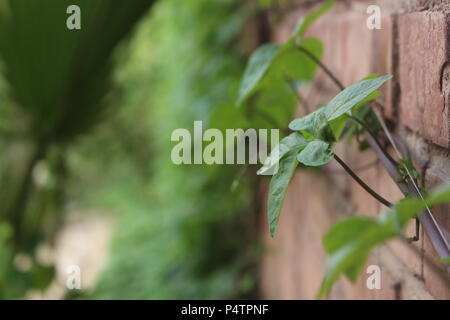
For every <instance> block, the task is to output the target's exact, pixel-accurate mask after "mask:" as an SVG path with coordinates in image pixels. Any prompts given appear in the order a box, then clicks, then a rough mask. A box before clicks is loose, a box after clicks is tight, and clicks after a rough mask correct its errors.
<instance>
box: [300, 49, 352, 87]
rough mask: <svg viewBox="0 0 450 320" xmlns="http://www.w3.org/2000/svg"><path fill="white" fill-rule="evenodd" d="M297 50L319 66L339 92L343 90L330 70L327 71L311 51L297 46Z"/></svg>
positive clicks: (340, 83)
mask: <svg viewBox="0 0 450 320" xmlns="http://www.w3.org/2000/svg"><path fill="white" fill-rule="evenodd" d="M297 48H298V49H299V50H300V51H302V52H303V53H304V54H305V55H306V56H307V57H308V58H310V59H311V60H312V61H314V62H315V63H316V64H317V65H318V66H320V68H322V70H323V71H324V72H325V73H326V74H327V75H328V76H329V77H330V79H331V80H333V82H334V83H335V84H336V85H337V86H338V87H339V89H341V90H344V89H345V87H344V85H343V84H342V82H341V81H339V79H338V78H336V77H335V75H334V74H333V72H331V70H330V69H328V67H327V66H326V65H324V64H323V63H322V61H320V60H319V59H318V58H317V57H316V56H315V55H314V54H313V53H312V52H311V51H309V50H308V49H306V48H305V47H302V46H298V47H297Z"/></svg>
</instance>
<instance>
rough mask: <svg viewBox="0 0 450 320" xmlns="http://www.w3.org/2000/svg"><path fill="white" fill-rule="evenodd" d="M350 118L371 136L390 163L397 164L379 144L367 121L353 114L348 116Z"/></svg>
mask: <svg viewBox="0 0 450 320" xmlns="http://www.w3.org/2000/svg"><path fill="white" fill-rule="evenodd" d="M350 119H352V120H353V121H355V122H356V123H358V124H359V125H360V126H362V127H363V128H364V129H365V130H366V132H367V133H368V134H369V135H370V136H371V137H372V139H373V140H374V141H375V143H376V144H377V145H378V147H379V148H380V150H381V151H382V152H383V153H384V155H385V156H386V158H388V159H389V161H391V162H392V163H394V164H395V165H398V163H397V161H395V160H394V159H392V157H391V155H390V154H389V153H388V152H387V151H386V150H385V149H384V148H383V147H382V146H381V144H380V142H379V141H378V138H377V137H376V136H375V134H374V133H373V132H372V130H371V129H370V128H369V126H368V125H367V123H366V122H365V121H364V120H362V119H359V118H357V117H355V116H353V115H352V116H350Z"/></svg>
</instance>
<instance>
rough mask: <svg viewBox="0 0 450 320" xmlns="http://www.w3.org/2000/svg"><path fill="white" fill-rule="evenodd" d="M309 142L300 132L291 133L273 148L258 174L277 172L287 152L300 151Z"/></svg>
mask: <svg viewBox="0 0 450 320" xmlns="http://www.w3.org/2000/svg"><path fill="white" fill-rule="evenodd" d="M307 144H308V141H307V140H306V139H305V137H303V136H302V135H301V134H299V133H298V132H294V133H291V134H290V135H289V136H287V137H285V138H284V139H282V140H281V141H280V143H279V144H278V145H277V146H276V147H275V148H274V150H272V152H271V153H270V155H269V156H268V157H267V159H266V160H265V161H264V165H263V166H262V168H261V169H259V170H258V172H257V174H258V175H269V174H275V173H276V172H275V171H276V170H277V169H278V165H279V161H280V159H282V158H283V157H284V155H285V154H286V153H288V152H289V151H291V150H294V151H297V152H298V151H299V150H300V149H302V148H304V147H305V146H306V145H307Z"/></svg>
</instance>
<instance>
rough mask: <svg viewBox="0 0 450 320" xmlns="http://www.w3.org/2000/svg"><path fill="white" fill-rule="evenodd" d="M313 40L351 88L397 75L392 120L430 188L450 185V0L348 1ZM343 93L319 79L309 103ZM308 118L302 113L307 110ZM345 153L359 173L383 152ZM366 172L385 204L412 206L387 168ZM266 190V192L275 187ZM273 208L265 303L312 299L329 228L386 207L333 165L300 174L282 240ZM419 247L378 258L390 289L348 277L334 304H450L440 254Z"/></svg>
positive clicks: (291, 10) (443, 212) (283, 26)
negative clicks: (375, 18)
mask: <svg viewBox="0 0 450 320" xmlns="http://www.w3.org/2000/svg"><path fill="white" fill-rule="evenodd" d="M301 2H302V1H300V3H297V4H296V3H294V5H292V3H291V4H290V5H289V6H288V7H287V8H285V9H283V10H282V14H281V19H280V21H281V22H280V23H278V24H277V25H274V26H273V27H272V38H273V40H274V41H280V42H281V41H284V40H285V39H286V38H287V37H288V36H289V33H290V31H291V30H292V28H293V26H294V25H295V23H296V21H297V20H298V18H299V17H301V16H302V15H303V13H304V12H305V10H308V9H310V8H309V7H308V6H306V5H302V4H301ZM309 2H320V1H309ZM370 4H377V5H379V6H380V7H381V10H382V16H383V17H382V29H381V30H369V29H368V28H367V27H366V20H367V17H368V14H367V13H366V9H367V6H368V5H370ZM278 14H279V12H278ZM310 35H311V36H314V37H317V38H319V39H321V40H322V41H323V42H324V46H325V53H324V59H323V61H324V62H325V63H326V64H327V65H328V66H329V67H330V69H332V71H333V72H334V73H335V74H336V75H337V76H338V77H339V78H340V79H341V80H342V81H343V83H344V84H345V85H349V84H351V83H353V82H355V81H358V80H360V79H362V78H363V77H365V76H367V75H369V74H371V73H378V74H380V75H382V74H392V75H394V81H392V82H390V83H389V84H388V85H387V86H386V87H385V88H384V89H383V92H382V99H383V102H384V105H385V110H384V116H385V117H386V119H387V120H388V121H389V123H391V124H392V130H393V131H395V132H396V133H397V134H399V135H400V136H401V137H403V139H404V141H405V142H406V143H407V144H408V146H409V148H410V151H411V152H412V156H413V160H414V161H415V164H416V165H417V167H418V168H420V170H421V173H422V174H423V176H424V182H425V185H426V186H427V187H433V186H435V185H437V184H440V183H442V182H444V181H450V158H449V153H450V150H449V146H450V126H449V120H450V118H449V117H450V114H449V104H450V67H449V64H448V60H449V54H450V52H449V50H450V0H434V1H433V0H429V1H427V0H379V1H376V0H372V1H356V0H355V1H338V5H337V6H336V7H335V8H334V9H333V10H332V11H331V12H330V13H328V14H327V15H326V16H325V17H323V18H322V19H321V21H319V22H318V23H317V24H316V25H315V26H314V27H313V30H311V32H310ZM335 93H336V87H335V86H334V84H333V83H332V82H331V81H329V80H328V79H327V78H326V77H325V76H324V75H323V74H321V73H320V72H319V74H318V75H317V77H316V80H315V82H314V85H313V86H312V87H311V88H308V89H307V90H306V91H305V92H303V95H304V96H305V97H306V99H307V101H308V103H309V104H311V105H321V104H322V103H323V102H326V101H327V100H328V99H329V98H330V97H332V96H333V95H334V94H335ZM298 113H299V114H302V110H301V108H299V111H298ZM336 152H337V153H338V154H339V155H340V156H342V157H344V158H345V159H346V160H347V162H348V163H349V164H351V166H352V167H354V168H356V167H361V166H362V165H364V164H368V163H372V162H373V161H374V160H375V159H376V156H375V155H374V154H373V152H371V151H367V152H364V153H360V152H358V151H357V150H356V147H355V145H348V144H340V145H339V146H338V148H337V151H336ZM358 173H359V175H360V176H361V177H362V178H363V179H364V180H365V181H366V182H367V183H368V184H369V185H370V186H371V187H372V188H374V189H375V190H376V191H377V192H379V193H380V194H381V195H383V196H384V197H385V198H387V199H389V200H391V201H396V200H399V199H401V198H402V194H401V192H400V191H399V190H398V188H397V186H396V185H395V184H394V183H393V182H392V181H391V179H390V177H389V175H388V174H387V172H385V170H384V168H383V167H382V166H381V165H379V164H378V165H374V166H372V167H370V168H369V169H366V170H363V171H359V172H358ZM263 191H264V194H266V193H267V187H264V190H263ZM263 210H264V213H262V214H261V229H262V237H263V238H264V242H265V245H266V248H267V250H266V253H265V255H264V257H263V260H262V263H261V266H260V271H261V281H260V285H261V292H262V295H263V296H264V297H265V298H269V299H270V298H275V299H311V298H313V297H314V295H315V293H316V290H317V289H318V288H319V285H320V282H321V279H322V276H323V273H324V265H325V261H326V256H325V254H324V250H323V247H322V243H321V241H322V236H323V235H324V233H325V232H326V230H327V229H328V228H329V227H330V226H331V225H332V224H333V223H334V222H335V221H336V220H337V219H339V218H340V217H342V216H344V215H345V214H349V213H361V214H366V215H369V216H373V217H375V216H378V214H379V213H380V212H381V211H382V210H383V208H382V206H381V205H380V204H378V203H377V202H376V201H375V200H373V199H372V198H371V197H370V196H369V195H367V194H366V193H365V191H364V190H362V189H361V188H360V186H359V185H357V184H355V183H354V182H353V181H352V180H351V179H350V178H349V177H347V176H346V175H345V174H342V169H341V168H339V167H338V166H337V165H336V164H335V163H331V164H330V165H328V167H327V168H326V170H325V173H317V172H313V171H305V170H303V171H298V172H297V173H296V175H295V177H294V179H293V181H292V182H291V184H290V187H289V190H288V194H287V198H286V200H285V204H284V207H283V211H282V215H281V219H280V227H279V230H278V233H277V236H276V237H275V238H274V239H271V238H270V236H269V232H268V227H267V222H266V220H267V219H266V211H265V207H264V208H263ZM433 213H434V215H435V216H436V219H437V220H438V221H439V222H440V223H441V224H442V225H443V226H444V227H445V228H446V229H447V230H450V216H449V213H450V208H449V207H448V206H443V207H440V208H436V209H434V210H433ZM414 230H415V229H414V223H411V225H410V226H409V227H408V229H407V231H406V233H407V234H408V235H411V236H412V235H414ZM414 245H415V247H416V248H417V249H418V250H412V249H411V248H409V247H408V246H406V245H405V244H403V243H401V242H399V241H395V240H394V241H392V242H390V243H388V244H387V245H385V246H383V247H380V248H378V249H377V250H375V252H374V253H373V254H372V255H371V257H370V258H369V261H368V265H369V264H376V265H379V266H380V267H381V270H382V288H381V290H369V289H367V287H366V279H367V275H366V274H365V273H363V274H362V275H361V277H360V279H359V281H358V282H357V283H356V284H351V283H349V282H348V281H347V280H346V279H341V280H340V281H339V282H338V283H337V285H335V287H334V288H333V290H332V292H331V293H330V296H329V297H330V298H331V299H449V298H450V287H449V286H448V283H446V282H445V281H443V280H442V277H441V276H439V274H437V273H436V271H434V270H433V269H432V268H431V267H430V266H429V264H427V263H426V257H430V258H432V259H434V258H435V257H436V253H435V252H434V250H433V248H432V246H431V244H430V242H429V240H428V238H427V237H426V235H425V234H424V232H423V230H422V232H421V239H420V241H418V242H416V243H415V244H414Z"/></svg>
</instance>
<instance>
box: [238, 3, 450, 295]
mask: <svg viewBox="0 0 450 320" xmlns="http://www.w3.org/2000/svg"><path fill="white" fill-rule="evenodd" d="M333 5H334V1H331V0H329V1H326V2H325V3H324V4H323V5H322V6H321V7H320V8H319V9H318V10H316V11H314V12H312V13H311V14H309V15H307V16H305V17H304V18H302V19H300V21H299V22H298V24H297V26H296V28H295V29H294V31H293V32H292V34H291V36H290V37H289V39H288V40H287V41H286V42H285V43H284V44H281V45H278V44H266V45H263V46H262V47H260V48H259V49H257V50H256V51H255V52H254V54H253V55H252V56H251V58H250V60H249V62H248V65H247V68H246V71H245V74H244V77H243V80H242V83H241V87H240V91H239V97H238V105H239V106H241V108H244V109H245V108H252V109H253V110H258V112H259V113H264V114H265V116H266V118H269V119H270V118H271V119H272V121H271V122H272V123H273V122H276V123H279V126H280V127H281V128H284V125H285V123H286V122H284V123H283V122H281V121H280V117H279V116H278V114H283V115H285V116H286V115H292V114H293V111H294V110H295V108H296V106H297V102H298V101H297V100H295V99H294V100H292V99H291V100H289V101H292V102H291V103H285V102H286V101H287V100H288V99H286V94H287V95H291V96H296V93H297V91H298V89H299V88H300V86H303V85H305V84H306V83H308V82H310V81H311V80H312V79H313V78H314V75H315V72H316V70H317V69H318V68H322V69H323V71H324V72H325V73H326V74H327V75H328V76H329V77H330V78H331V80H333V82H334V83H335V84H336V85H337V86H338V87H339V89H340V92H339V93H337V94H336V96H335V97H334V98H333V99H331V100H330V101H329V102H328V103H327V104H325V105H324V106H319V107H318V108H317V109H316V110H314V111H312V112H309V113H307V115H306V116H303V117H301V118H298V119H294V120H293V121H291V122H290V123H289V125H288V128H289V131H288V132H289V133H288V134H287V135H286V137H284V138H283V139H282V140H281V141H280V143H279V145H278V146H277V147H275V148H274V149H273V150H272V153H271V154H270V155H269V157H268V158H267V159H266V161H265V163H264V165H263V167H262V168H261V169H260V170H259V171H258V174H265V175H268V174H270V175H272V179H271V182H270V189H269V195H268V220H269V226H270V233H271V235H272V236H275V233H276V231H277V226H278V221H279V219H280V213H281V209H282V205H283V200H284V198H285V195H286V191H287V188H288V184H289V182H290V180H291V179H292V177H293V175H294V172H295V170H296V168H297V167H298V165H299V164H301V165H302V166H305V167H319V166H323V165H326V164H327V163H329V162H330V161H332V160H336V161H337V162H338V163H339V164H340V165H341V166H342V167H343V168H344V170H345V171H346V172H347V173H348V174H349V175H350V176H351V177H352V178H353V179H354V180H355V181H356V182H357V183H358V184H359V185H361V187H362V188H364V189H365V190H366V191H367V192H368V193H369V194H370V195H371V196H373V197H374V198H375V199H376V200H378V201H379V202H380V203H382V204H383V205H385V206H386V207H387V208H388V209H387V210H386V211H385V212H384V213H383V214H381V215H380V216H379V218H378V219H371V218H368V217H365V216H359V215H354V216H350V217H347V218H345V219H343V220H341V221H339V222H337V223H336V224H335V225H334V226H332V227H331V229H330V230H329V231H328V232H327V233H326V234H325V236H324V238H323V244H324V248H325V251H326V252H327V253H328V254H329V256H330V257H329V260H328V262H327V265H326V274H325V276H324V279H323V282H322V285H321V288H320V289H319V291H318V293H317V298H324V297H325V296H326V295H327V293H328V291H329V290H330V289H331V287H332V286H333V284H334V282H335V281H336V280H337V279H338V278H339V277H340V276H341V275H345V276H346V277H347V278H349V279H350V280H351V281H355V280H356V279H357V276H358V274H359V273H360V271H361V269H362V267H363V266H364V264H365V261H366V259H367V257H368V255H369V253H370V251H371V249H373V248H374V247H376V246H378V245H381V244H382V243H384V242H386V241H387V240H389V239H392V238H394V237H400V238H402V239H404V240H405V241H408V239H406V238H405V237H404V236H403V235H402V230H403V228H404V227H405V226H406V225H407V224H408V222H409V221H410V220H411V219H412V218H417V219H422V220H421V222H422V223H423V224H424V226H428V225H426V222H427V221H428V220H427V219H428V218H430V217H431V218H432V214H431V211H430V209H429V208H431V207H432V206H434V205H437V204H440V203H443V202H450V185H445V186H442V187H440V188H438V189H437V190H435V191H434V192H431V193H430V194H429V195H428V196H424V194H423V192H422V190H420V188H419V187H418V186H417V179H419V178H420V176H419V175H418V173H417V170H415V168H414V166H413V163H412V161H411V159H410V157H408V156H406V155H402V154H401V152H400V151H399V149H400V147H399V145H398V142H396V141H395V139H394V138H393V135H392V134H391V133H390V132H389V131H388V129H387V127H386V125H385V124H384V122H383V119H382V117H381V116H380V114H379V112H378V107H379V102H377V101H376V99H377V98H378V97H379V95H380V92H379V89H380V88H381V87H382V86H383V85H384V84H385V83H386V82H388V81H389V80H391V79H392V76H391V75H384V76H378V75H369V76H368V77H366V78H364V79H362V80H361V81H359V82H357V83H354V84H352V85H351V86H349V87H347V88H344V86H343V85H342V83H341V82H340V81H339V80H338V79H337V77H336V76H335V75H333V73H332V72H331V71H330V70H329V69H328V68H327V67H326V66H325V65H324V64H323V63H322V62H321V61H320V60H321V56H322V52H323V45H322V43H321V42H320V40H318V39H316V38H307V37H305V35H306V32H307V30H308V28H309V27H310V25H311V24H313V23H314V21H315V20H316V19H318V18H319V17H320V16H321V15H323V14H324V13H326V12H327V11H328V10H329V9H330V8H331V7H332V6H333ZM297 98H299V97H298V96H297ZM269 101H270V102H269ZM277 101H280V102H282V103H280V104H278V103H277ZM275 107H277V108H275ZM291 119H292V118H291ZM380 131H381V132H383V134H384V135H385V136H386V137H387V140H388V141H389V142H390V143H391V144H392V147H393V148H394V150H396V152H397V156H398V159H397V160H395V159H393V157H392V156H391V155H390V154H389V153H388V152H387V151H386V147H383V146H382V143H381V142H380V141H379V135H378V134H377V133H378V132H380ZM361 133H364V135H365V137H366V140H367V141H366V143H367V144H368V145H369V146H370V147H371V148H372V149H374V151H375V152H376V153H377V155H378V157H379V158H380V160H381V162H382V163H383V165H384V166H385V168H386V169H387V170H388V172H389V173H390V174H391V177H392V178H393V180H394V181H395V182H396V183H397V185H398V186H399V187H400V189H401V190H402V191H403V192H404V194H405V198H404V199H403V200H401V201H400V202H398V203H395V204H392V203H391V202H389V201H388V200H386V199H384V198H383V197H382V196H381V195H379V194H378V193H377V192H375V191H374V190H372V189H371V188H370V187H369V186H368V185H367V184H366V183H364V181H363V180H362V179H361V178H359V177H358V175H357V174H356V173H355V172H354V171H353V170H352V169H351V168H350V167H349V166H348V165H347V164H346V163H345V162H344V161H343V160H342V159H341V158H340V157H339V156H338V155H337V154H336V153H335V150H334V146H335V145H336V142H337V141H339V140H341V139H342V138H343V137H345V138H346V139H350V138H351V137H353V136H355V135H356V134H358V136H359V135H360V134H361ZM361 147H364V145H361ZM432 221H434V223H435V225H434V226H435V227H436V228H437V230H438V231H439V228H440V227H439V225H438V224H437V222H436V221H435V220H434V219H433V220H432ZM426 231H427V232H428V231H430V228H428V229H426ZM430 233H431V232H430ZM440 236H442V234H441V235H439V234H438V235H434V236H431V240H432V242H433V244H435V243H437V242H439V241H440V240H442V239H441V238H440ZM444 240H445V237H444ZM438 254H440V255H443V257H441V261H444V262H445V261H448V258H449V255H448V247H447V250H440V251H439V250H438Z"/></svg>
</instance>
